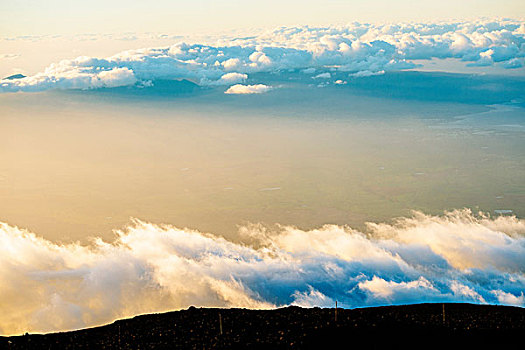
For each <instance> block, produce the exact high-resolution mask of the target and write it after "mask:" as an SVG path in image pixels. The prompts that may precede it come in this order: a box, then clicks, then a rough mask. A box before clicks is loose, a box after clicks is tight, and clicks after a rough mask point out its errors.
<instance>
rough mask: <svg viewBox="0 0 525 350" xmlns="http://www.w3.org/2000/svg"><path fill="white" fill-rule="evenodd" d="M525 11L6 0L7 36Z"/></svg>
mask: <svg viewBox="0 0 525 350" xmlns="http://www.w3.org/2000/svg"><path fill="white" fill-rule="evenodd" d="M483 16H490V17H494V16H496V17H512V18H522V17H524V16H525V2H523V1H519V0H500V1H491V0H463V1H457V0H441V1H435V0H432V1H429V0H419V1H414V0H397V1H392V0H367V1H364V0H347V1H345V0H322V1H320V0H316V1H312V0H306V1H304V0H303V1H298V0H288V1H278V0H265V1H253V0H248V1H246V0H222V1H216V0H191V1H189V0H172V1H170V0H156V1H129V0H115V1H103V0H92V1H79V0H48V1H42V0H3V1H2V2H1V3H0V17H1V18H2V22H1V23H0V33H1V35H2V36H19V35H42V34H54V35H65V34H81V33H114V32H145V31H153V32H158V31H161V32H170V33H179V34H185V35H187V34H195V33H202V32H207V33H210V32H217V31H223V30H232V29H248V28H254V27H256V28H266V27H274V26H281V25H285V26H294V25H303V24H311V25H322V24H334V23H348V22H352V21H360V22H399V21H429V20H432V21H436V20H449V19H471V18H476V17H477V18H479V17H483Z"/></svg>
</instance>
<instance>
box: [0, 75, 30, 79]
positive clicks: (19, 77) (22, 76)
mask: <svg viewBox="0 0 525 350" xmlns="http://www.w3.org/2000/svg"><path fill="white" fill-rule="evenodd" d="M25 77H26V76H25V75H23V74H13V75H10V76H8V77H5V78H4V79H5V80H15V79H23V78H25Z"/></svg>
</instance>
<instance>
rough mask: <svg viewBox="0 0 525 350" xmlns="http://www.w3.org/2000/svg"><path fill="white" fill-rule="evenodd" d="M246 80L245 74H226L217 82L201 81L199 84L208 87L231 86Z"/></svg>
mask: <svg viewBox="0 0 525 350" xmlns="http://www.w3.org/2000/svg"><path fill="white" fill-rule="evenodd" d="M246 79H248V75H247V74H242V73H235V72H233V73H226V74H224V75H223V76H221V77H220V79H218V80H214V81H210V82H208V81H206V80H204V81H202V82H201V84H203V85H210V86H217V85H232V84H238V83H242V82H244V81H245V80H246Z"/></svg>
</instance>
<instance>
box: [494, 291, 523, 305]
mask: <svg viewBox="0 0 525 350" xmlns="http://www.w3.org/2000/svg"><path fill="white" fill-rule="evenodd" d="M492 294H494V295H495V296H496V298H498V302H499V303H501V304H505V305H514V306H525V295H524V294H523V291H522V292H521V294H519V295H514V294H512V293H506V292H504V291H502V290H494V291H492Z"/></svg>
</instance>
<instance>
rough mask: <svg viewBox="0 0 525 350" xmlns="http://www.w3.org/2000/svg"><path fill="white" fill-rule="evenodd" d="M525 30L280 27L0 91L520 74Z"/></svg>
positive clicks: (100, 62)
mask: <svg viewBox="0 0 525 350" xmlns="http://www.w3.org/2000/svg"><path fill="white" fill-rule="evenodd" d="M523 28H524V24H523V22H522V21H516V20H494V21H489V20H484V21H481V20H480V21H470V22H449V23H420V24H398V25H371V24H359V23H354V24H350V25H347V26H328V27H322V28H314V27H307V26H305V27H282V28H278V29H275V30H273V31H268V32H263V33H260V34H259V35H255V36H251V37H248V38H237V39H235V38H224V39H219V40H217V41H216V43H215V44H209V45H204V44H196V43H193V44H189V43H184V42H180V43H177V44H174V45H172V46H168V47H160V48H146V49H140V50H131V51H124V52H121V53H119V54H117V55H114V56H111V57H107V58H95V57H78V58H76V59H73V60H63V61H61V62H58V63H56V64H52V65H50V66H49V67H48V68H47V69H46V70H45V71H44V72H41V73H38V74H36V75H34V76H31V77H27V78H24V79H17V80H13V81H6V80H2V81H1V82H0V91H3V92H12V91H42V90H48V89H94V88H100V87H114V86H131V85H134V84H136V83H137V82H139V83H140V81H155V80H156V79H189V80H191V81H194V82H197V83H198V84H200V85H203V86H205V85H208V86H210V85H211V86H214V85H215V86H217V85H234V84H239V83H242V82H244V81H245V80H246V81H248V80H249V78H250V75H251V74H253V73H261V72H263V73H275V74H279V73H280V72H283V71H289V70H301V71H303V72H305V73H306V74H316V75H315V76H316V77H318V78H322V77H325V78H326V79H330V77H331V76H332V73H330V72H338V73H342V74H345V75H350V77H353V78H357V77H363V76H372V75H377V74H382V73H384V72H388V71H395V70H404V69H412V68H416V67H417V64H416V63H414V60H430V59H433V58H439V59H445V58H451V59H457V60H460V61H464V62H465V64H466V65H470V66H478V67H486V66H495V65H497V66H500V67H502V68H505V69H517V68H521V67H523V66H524V64H525V34H524V33H523V31H524V29H523ZM127 40H130V39H129V38H128V39H127ZM125 70H126V71H125ZM104 72H112V73H110V75H111V76H115V77H114V79H113V78H111V79H109V80H108V79H107V77H105V76H101V74H103V73H104ZM228 74H232V75H228ZM116 75H118V77H116ZM329 75H330V77H329ZM245 77H246V78H245ZM249 82H250V83H251V84H254V83H257V84H258V83H264V82H260V81H256V82H255V81H254V82H252V81H249Z"/></svg>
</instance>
